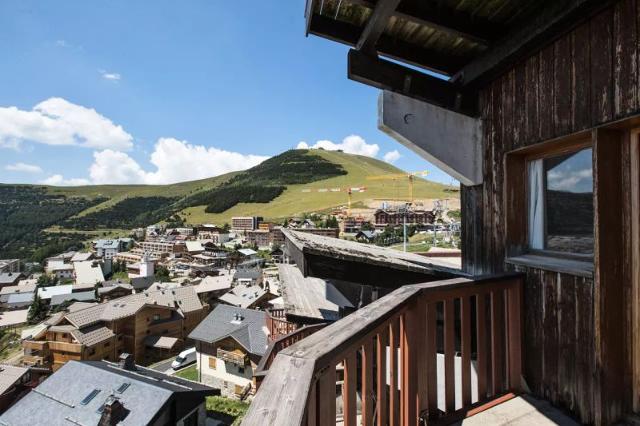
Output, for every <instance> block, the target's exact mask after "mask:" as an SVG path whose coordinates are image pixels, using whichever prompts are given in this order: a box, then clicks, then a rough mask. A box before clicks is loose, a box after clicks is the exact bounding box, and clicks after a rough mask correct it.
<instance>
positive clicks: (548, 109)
mask: <svg viewBox="0 0 640 426" xmlns="http://www.w3.org/2000/svg"><path fill="white" fill-rule="evenodd" d="M553 54H554V47H553V45H551V46H549V47H547V48H546V49H544V50H542V52H540V67H539V74H538V78H539V80H538V94H539V96H540V98H539V100H538V102H539V104H540V115H539V118H540V138H541V139H549V138H551V137H553V133H554V126H553V108H552V106H553V99H554V98H553V89H554V84H553V63H554V58H553Z"/></svg>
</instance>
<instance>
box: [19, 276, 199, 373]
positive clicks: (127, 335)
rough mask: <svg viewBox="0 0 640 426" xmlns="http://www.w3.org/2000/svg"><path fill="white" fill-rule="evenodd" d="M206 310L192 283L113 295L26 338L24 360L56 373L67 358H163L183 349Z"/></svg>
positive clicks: (138, 359)
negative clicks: (114, 296)
mask: <svg viewBox="0 0 640 426" xmlns="http://www.w3.org/2000/svg"><path fill="white" fill-rule="evenodd" d="M58 287H60V286H58ZM69 287H70V286H69ZM56 288H57V287H45V288H41V289H39V291H40V293H41V294H43V293H50V292H51V291H53V290H49V289H56ZM44 289H47V290H49V291H48V292H43V290H44ZM45 296H48V297H49V298H51V296H50V295H48V294H45ZM41 297H42V296H41ZM43 298H44V297H43ZM206 312H207V307H206V306H203V305H202V303H201V302H200V300H199V298H198V295H197V294H196V292H195V290H194V289H193V287H182V288H175V289H170V290H156V291H143V292H141V293H137V294H132V295H129V296H125V297H121V298H119V299H113V300H110V301H108V302H106V303H101V304H98V305H93V306H90V307H88V308H86V309H81V310H78V311H76V312H72V313H68V314H65V315H63V316H60V317H58V318H57V320H55V321H53V322H51V323H49V324H47V325H46V327H43V328H41V329H40V330H39V331H38V332H37V333H35V334H34V335H32V336H31V337H30V338H28V339H26V340H24V341H23V348H24V354H25V355H24V362H25V363H26V364H28V365H39V366H44V367H50V368H52V369H53V370H54V371H55V370H57V369H58V368H60V366H61V365H63V364H64V363H65V362H67V361H68V360H70V359H75V360H100V359H108V360H112V361H115V360H117V359H118V357H119V356H120V354H121V353H123V352H126V353H130V354H132V355H133V356H134V358H135V360H136V362H149V361H150V360H153V359H162V357H164V358H166V357H168V356H169V355H171V354H172V353H175V352H176V351H179V350H180V349H181V348H182V347H183V345H184V341H185V339H186V337H187V335H188V334H189V332H190V331H191V330H193V328H194V327H195V326H196V325H197V324H198V323H199V322H200V321H201V320H202V318H204V316H205V315H206Z"/></svg>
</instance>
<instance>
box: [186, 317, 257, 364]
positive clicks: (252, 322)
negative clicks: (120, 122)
mask: <svg viewBox="0 0 640 426" xmlns="http://www.w3.org/2000/svg"><path fill="white" fill-rule="evenodd" d="M236 314H239V315H240V316H241V317H242V318H243V319H242V320H241V321H236V320H235V315H236ZM227 337H231V338H233V339H234V340H236V341H237V342H238V343H239V344H241V345H242V346H243V347H244V348H245V349H246V350H247V351H248V352H249V353H251V354H254V355H259V356H262V355H264V353H265V351H266V349H267V344H268V342H267V328H266V314H265V313H264V312H262V311H254V310H252V309H242V308H236V307H234V306H227V305H218V306H216V308H215V309H214V310H213V311H211V313H210V314H209V315H207V317H206V318H205V319H204V320H202V322H201V323H200V324H198V326H197V327H196V328H195V329H194V330H193V331H192V332H191V334H189V338H190V339H194V340H199V341H201V342H207V343H214V342H217V341H219V340H222V339H224V338H227Z"/></svg>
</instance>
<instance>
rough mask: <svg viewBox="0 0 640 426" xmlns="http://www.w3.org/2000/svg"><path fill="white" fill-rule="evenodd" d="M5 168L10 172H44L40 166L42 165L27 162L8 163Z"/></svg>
mask: <svg viewBox="0 0 640 426" xmlns="http://www.w3.org/2000/svg"><path fill="white" fill-rule="evenodd" d="M4 169H5V170H7V171H10V172H21V173H42V169H41V168H40V166H36V165H35V164H27V163H14V164H7V165H6V166H4Z"/></svg>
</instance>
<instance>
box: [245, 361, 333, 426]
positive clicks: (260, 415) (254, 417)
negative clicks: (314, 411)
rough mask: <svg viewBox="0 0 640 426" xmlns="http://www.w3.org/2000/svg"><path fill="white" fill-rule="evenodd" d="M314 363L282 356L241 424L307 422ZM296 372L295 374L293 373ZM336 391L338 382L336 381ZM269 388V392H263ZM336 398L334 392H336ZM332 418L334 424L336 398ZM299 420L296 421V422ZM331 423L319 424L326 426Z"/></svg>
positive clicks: (274, 365)
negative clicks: (288, 396)
mask: <svg viewBox="0 0 640 426" xmlns="http://www.w3.org/2000/svg"><path fill="white" fill-rule="evenodd" d="M313 367H314V366H313V361H311V360H304V359H298V358H294V357H290V356H287V355H283V354H279V355H278V356H277V357H276V360H275V361H274V363H273V365H272V366H271V369H270V374H268V375H267V377H266V378H265V379H264V382H263V383H262V386H261V389H262V391H260V392H258V393H257V394H256V396H255V397H254V399H253V402H254V403H255V404H251V407H249V410H248V411H247V414H246V415H245V417H244V420H243V422H242V424H243V425H247V426H265V425H281V424H291V421H292V419H293V420H294V421H295V422H297V423H298V424H300V423H301V422H302V420H303V419H304V415H305V407H306V405H307V404H306V402H307V400H308V397H309V392H310V389H309V384H310V383H311V382H312V377H313V373H314V371H313V370H314V368H313ZM292 371H295V374H291V372H292ZM333 387H334V389H335V379H334V381H333ZM264 389H269V390H270V392H264ZM286 395H295V396H296V397H295V398H278V396H286ZM334 395H335V390H334ZM333 404H334V409H333V418H332V419H331V421H332V422H333V423H331V424H335V398H334V403H333ZM296 419H297V420H296ZM327 424H329V422H324V423H322V422H320V425H322V426H325V425H327Z"/></svg>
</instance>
